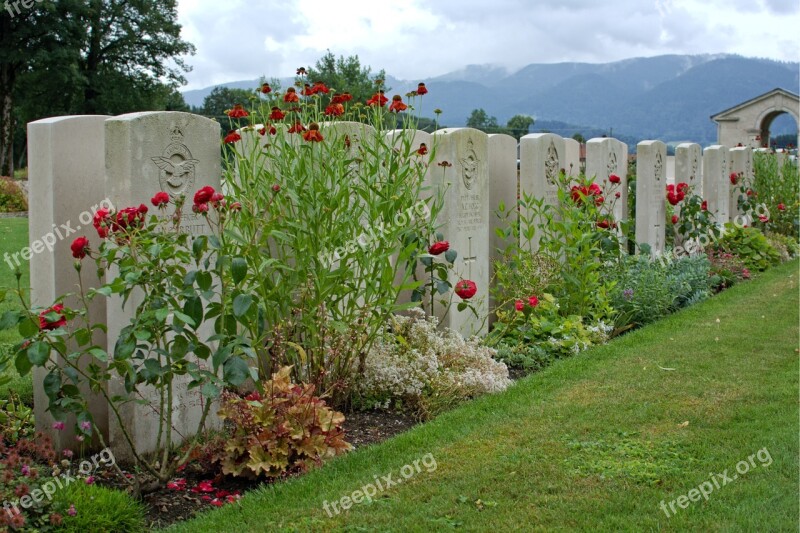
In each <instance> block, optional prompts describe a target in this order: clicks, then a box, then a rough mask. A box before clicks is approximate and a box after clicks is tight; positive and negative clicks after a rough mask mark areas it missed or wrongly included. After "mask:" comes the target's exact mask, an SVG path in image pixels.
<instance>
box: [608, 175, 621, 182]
mask: <svg viewBox="0 0 800 533" xmlns="http://www.w3.org/2000/svg"><path fill="white" fill-rule="evenodd" d="M608 181H610V182H611V183H619V182H621V181H622V179H620V177H619V176H617V175H616V174H611V175H610V176H609V177H608Z"/></svg>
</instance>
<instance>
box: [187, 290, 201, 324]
mask: <svg viewBox="0 0 800 533" xmlns="http://www.w3.org/2000/svg"><path fill="white" fill-rule="evenodd" d="M183 312H184V313H186V314H187V315H188V316H190V317H192V320H193V321H194V323H195V324H201V323H202V322H203V301H202V300H201V299H200V297H199V296H194V297H192V298H187V299H186V303H185V304H183Z"/></svg>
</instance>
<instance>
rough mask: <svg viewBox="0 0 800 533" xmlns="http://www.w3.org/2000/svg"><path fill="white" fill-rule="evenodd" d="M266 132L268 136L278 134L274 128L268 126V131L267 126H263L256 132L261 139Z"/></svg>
mask: <svg viewBox="0 0 800 533" xmlns="http://www.w3.org/2000/svg"><path fill="white" fill-rule="evenodd" d="M267 131H269V134H270V135H275V134H276V133H278V130H276V129H275V126H273V125H271V124H270V125H269V130H267V126H264V127H263V128H261V129H260V130H258V134H259V135H261V136H262V137H263V136H264V135H266V134H267Z"/></svg>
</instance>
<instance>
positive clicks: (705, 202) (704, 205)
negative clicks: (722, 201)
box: [700, 200, 708, 211]
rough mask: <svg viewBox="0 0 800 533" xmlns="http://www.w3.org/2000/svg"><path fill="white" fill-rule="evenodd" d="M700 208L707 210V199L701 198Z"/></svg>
mask: <svg viewBox="0 0 800 533" xmlns="http://www.w3.org/2000/svg"><path fill="white" fill-rule="evenodd" d="M700 210H701V211H708V201H707V200H703V203H702V204H700Z"/></svg>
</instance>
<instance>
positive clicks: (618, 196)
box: [614, 192, 622, 198]
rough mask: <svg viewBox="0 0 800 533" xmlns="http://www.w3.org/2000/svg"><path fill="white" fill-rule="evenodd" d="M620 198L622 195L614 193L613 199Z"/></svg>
mask: <svg viewBox="0 0 800 533" xmlns="http://www.w3.org/2000/svg"><path fill="white" fill-rule="evenodd" d="M621 197H622V194H620V193H618V192H617V193H614V198H621Z"/></svg>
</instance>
